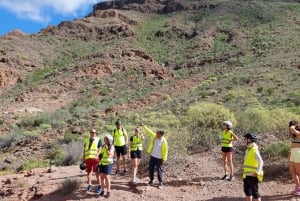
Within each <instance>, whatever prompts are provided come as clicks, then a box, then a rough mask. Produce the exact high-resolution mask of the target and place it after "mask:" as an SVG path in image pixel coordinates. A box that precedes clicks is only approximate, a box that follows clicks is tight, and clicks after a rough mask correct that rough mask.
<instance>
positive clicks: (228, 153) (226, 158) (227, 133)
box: [221, 121, 238, 181]
mask: <svg viewBox="0 0 300 201" xmlns="http://www.w3.org/2000/svg"><path fill="white" fill-rule="evenodd" d="M231 129H232V123H231V122H230V121H224V122H223V131H222V148H221V151H222V160H223V168H224V176H223V177H222V180H228V181H232V180H233V162H232V154H233V148H232V141H235V140H237V139H238V137H237V136H236V135H235V134H234V132H233V131H232V130H231ZM228 166H229V169H230V174H229V175H228V174H227V172H228Z"/></svg>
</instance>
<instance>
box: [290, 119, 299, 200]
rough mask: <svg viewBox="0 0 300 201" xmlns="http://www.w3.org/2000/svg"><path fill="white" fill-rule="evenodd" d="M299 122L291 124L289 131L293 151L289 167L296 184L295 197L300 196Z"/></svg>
mask: <svg viewBox="0 0 300 201" xmlns="http://www.w3.org/2000/svg"><path fill="white" fill-rule="evenodd" d="M298 127H299V125H298V122H297V121H294V120H292V121H290V122H289V131H290V137H291V150H290V155H289V167H290V173H291V176H292V178H293V180H294V182H295V185H296V186H295V189H294V190H293V191H292V194H293V195H297V196H300V182H299V176H300V175H299V174H300V131H299V128H298Z"/></svg>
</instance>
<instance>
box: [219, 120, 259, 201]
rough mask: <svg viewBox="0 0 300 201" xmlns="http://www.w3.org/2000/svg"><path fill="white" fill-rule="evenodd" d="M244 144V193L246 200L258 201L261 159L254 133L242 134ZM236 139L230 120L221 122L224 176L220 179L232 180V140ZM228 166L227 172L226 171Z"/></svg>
mask: <svg viewBox="0 0 300 201" xmlns="http://www.w3.org/2000/svg"><path fill="white" fill-rule="evenodd" d="M243 138H244V139H243V142H244V145H245V146H246V147H247V149H246V153H245V157H244V164H243V176H242V178H243V182H244V193H245V195H246V198H247V201H252V200H253V199H254V200H255V201H260V200H261V198H260V194H259V191H258V183H259V182H261V181H262V179H263V160H262V157H261V155H260V153H259V150H258V146H257V144H256V141H257V136H256V135H255V134H254V133H247V134H246V135H244V136H243ZM236 140H238V136H237V135H236V134H235V133H234V132H233V131H232V123H231V122H230V121H224V122H223V130H222V143H221V146H222V148H221V152H222V160H223V169H224V176H223V177H222V178H221V179H222V180H228V181H232V180H233V179H234V176H233V161H232V155H233V143H232V142H233V141H236ZM228 166H229V174H227V173H228Z"/></svg>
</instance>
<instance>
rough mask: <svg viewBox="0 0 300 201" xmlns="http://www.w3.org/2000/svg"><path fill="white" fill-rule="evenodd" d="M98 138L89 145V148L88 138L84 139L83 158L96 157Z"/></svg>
mask: <svg viewBox="0 0 300 201" xmlns="http://www.w3.org/2000/svg"><path fill="white" fill-rule="evenodd" d="M99 140H100V139H99V138H97V137H96V138H94V141H93V143H92V145H91V147H89V144H90V138H86V139H85V143H84V145H85V147H84V158H85V159H88V158H96V156H97V152H98V143H99Z"/></svg>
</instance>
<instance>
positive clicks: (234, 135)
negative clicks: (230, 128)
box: [231, 132, 239, 141]
mask: <svg viewBox="0 0 300 201" xmlns="http://www.w3.org/2000/svg"><path fill="white" fill-rule="evenodd" d="M231 136H232V141H236V140H238V139H239V138H238V136H237V135H236V134H235V133H234V132H231Z"/></svg>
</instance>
